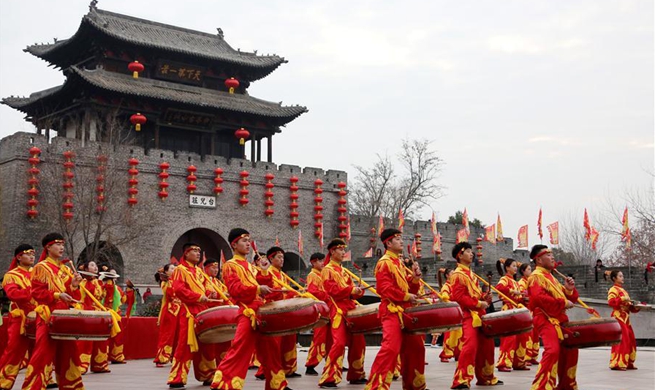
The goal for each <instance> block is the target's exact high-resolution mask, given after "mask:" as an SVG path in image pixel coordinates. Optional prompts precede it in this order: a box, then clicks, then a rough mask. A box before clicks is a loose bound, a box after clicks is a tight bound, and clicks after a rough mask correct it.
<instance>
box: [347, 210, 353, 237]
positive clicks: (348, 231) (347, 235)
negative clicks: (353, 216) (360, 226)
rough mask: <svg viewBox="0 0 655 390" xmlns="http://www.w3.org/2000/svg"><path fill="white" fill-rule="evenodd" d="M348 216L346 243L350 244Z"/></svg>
mask: <svg viewBox="0 0 655 390" xmlns="http://www.w3.org/2000/svg"><path fill="white" fill-rule="evenodd" d="M351 237H352V236H351V235H350V215H349V216H348V222H347V223H346V243H350V238H351Z"/></svg>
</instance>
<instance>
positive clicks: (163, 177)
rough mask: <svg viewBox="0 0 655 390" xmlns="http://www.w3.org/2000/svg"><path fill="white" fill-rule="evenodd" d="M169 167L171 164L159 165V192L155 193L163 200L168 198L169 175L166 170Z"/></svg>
mask: <svg viewBox="0 0 655 390" xmlns="http://www.w3.org/2000/svg"><path fill="white" fill-rule="evenodd" d="M170 167H171V164H169V163H167V162H165V161H164V162H162V163H160V164H159V170H160V171H161V172H159V175H157V176H158V177H159V192H158V193H157V196H159V199H161V200H164V199H166V198H168V177H169V176H170V174H169V173H168V169H169V168H170Z"/></svg>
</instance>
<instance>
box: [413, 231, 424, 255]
mask: <svg viewBox="0 0 655 390" xmlns="http://www.w3.org/2000/svg"><path fill="white" fill-rule="evenodd" d="M414 240H415V242H416V258H417V259H420V258H422V257H423V255H421V233H416V234H414Z"/></svg>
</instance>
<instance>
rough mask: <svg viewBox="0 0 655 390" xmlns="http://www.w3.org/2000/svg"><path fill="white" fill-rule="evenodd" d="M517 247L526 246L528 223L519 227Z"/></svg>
mask: <svg viewBox="0 0 655 390" xmlns="http://www.w3.org/2000/svg"><path fill="white" fill-rule="evenodd" d="M518 241H519V244H518V248H527V247H528V225H523V226H521V227H520V228H519V237H518Z"/></svg>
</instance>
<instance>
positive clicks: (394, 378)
mask: <svg viewBox="0 0 655 390" xmlns="http://www.w3.org/2000/svg"><path fill="white" fill-rule="evenodd" d="M398 378H400V375H394V376H393V378H391V379H393V380H395V381H397V380H398Z"/></svg>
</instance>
